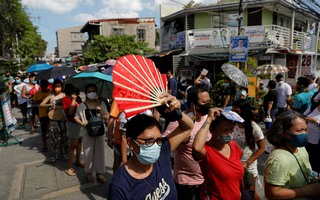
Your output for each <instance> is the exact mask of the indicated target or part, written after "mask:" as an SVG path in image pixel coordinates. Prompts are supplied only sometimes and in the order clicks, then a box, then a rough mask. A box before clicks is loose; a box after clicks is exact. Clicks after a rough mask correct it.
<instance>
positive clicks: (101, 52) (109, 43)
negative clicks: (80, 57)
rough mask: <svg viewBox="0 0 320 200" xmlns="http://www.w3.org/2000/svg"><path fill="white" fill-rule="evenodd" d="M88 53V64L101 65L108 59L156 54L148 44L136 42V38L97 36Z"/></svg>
mask: <svg viewBox="0 0 320 200" xmlns="http://www.w3.org/2000/svg"><path fill="white" fill-rule="evenodd" d="M88 49H89V50H88V52H87V53H85V62H86V63H99V62H104V61H105V60H107V59H110V58H113V59H118V58H120V57H121V56H125V55H128V54H139V55H148V54H151V53H154V52H155V50H154V49H150V48H148V43H146V42H140V41H136V40H135V36H130V35H113V36H109V37H106V36H102V35H96V36H94V39H93V40H92V42H91V43H90V44H89V48H88Z"/></svg>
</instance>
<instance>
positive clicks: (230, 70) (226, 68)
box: [221, 63, 248, 88]
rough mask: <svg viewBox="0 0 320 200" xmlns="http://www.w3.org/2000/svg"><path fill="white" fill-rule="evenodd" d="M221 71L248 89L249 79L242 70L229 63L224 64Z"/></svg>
mask: <svg viewBox="0 0 320 200" xmlns="http://www.w3.org/2000/svg"><path fill="white" fill-rule="evenodd" d="M221 69H222V71H223V72H224V73H225V74H226V75H227V76H228V77H229V78H230V79H231V80H233V81H234V82H235V83H236V84H238V85H240V86H242V87H246V88H247V87H248V77H247V76H246V75H245V74H244V73H243V71H242V70H240V69H239V68H237V67H236V66H233V65H231V64H228V63H226V64H223V65H222V67H221Z"/></svg>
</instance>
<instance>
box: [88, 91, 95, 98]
mask: <svg viewBox="0 0 320 200" xmlns="http://www.w3.org/2000/svg"><path fill="white" fill-rule="evenodd" d="M87 97H88V99H95V98H96V97H97V93H96V92H89V93H88V94H87Z"/></svg>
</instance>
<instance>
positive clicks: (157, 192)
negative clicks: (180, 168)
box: [108, 93, 193, 200]
mask: <svg viewBox="0 0 320 200" xmlns="http://www.w3.org/2000/svg"><path fill="white" fill-rule="evenodd" d="M160 98H161V99H162V98H164V102H168V104H169V107H167V108H166V109H165V110H164V112H161V111H160V110H158V111H159V112H160V113H161V114H162V115H163V116H164V117H165V118H167V119H168V118H170V120H171V121H176V120H178V122H179V126H178V127H177V128H176V129H175V130H174V131H173V132H172V133H171V134H170V135H169V136H168V137H164V138H163V137H162V134H161V126H160V124H159V122H158V121H157V120H155V119H154V118H153V117H149V116H147V115H144V114H140V115H136V116H135V117H133V118H132V119H131V120H129V121H128V123H127V127H126V136H127V142H128V145H129V147H130V150H131V151H132V152H133V156H132V157H131V158H130V159H129V160H128V162H127V163H126V164H125V165H123V166H122V167H120V168H119V169H118V170H117V171H116V173H115V174H114V176H113V178H112V180H111V184H110V188H109V194H108V199H111V200H112V199H116V200H119V199H161V198H163V199H164V198H166V199H176V198H177V192H176V189H175V184H174V181H173V177H172V173H171V163H170V152H171V151H173V150H174V149H175V148H176V147H177V146H178V145H179V144H180V143H181V142H182V141H183V140H184V139H185V138H186V137H188V136H189V134H190V131H191V130H192V128H193V122H192V120H191V119H190V118H189V117H188V116H187V115H185V114H184V113H181V111H180V110H178V109H179V108H180V102H179V101H178V100H177V99H176V98H175V97H174V96H171V95H169V94H167V93H165V94H162V95H161V96H160Z"/></svg>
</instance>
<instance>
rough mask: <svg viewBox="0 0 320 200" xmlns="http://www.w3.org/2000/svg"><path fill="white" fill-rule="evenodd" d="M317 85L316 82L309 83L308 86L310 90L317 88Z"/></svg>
mask: <svg viewBox="0 0 320 200" xmlns="http://www.w3.org/2000/svg"><path fill="white" fill-rule="evenodd" d="M317 86H318V84H316V83H311V84H309V86H308V90H309V91H310V90H313V89H316V88H317Z"/></svg>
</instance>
